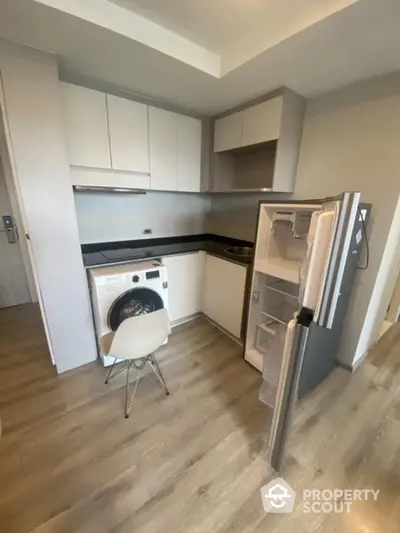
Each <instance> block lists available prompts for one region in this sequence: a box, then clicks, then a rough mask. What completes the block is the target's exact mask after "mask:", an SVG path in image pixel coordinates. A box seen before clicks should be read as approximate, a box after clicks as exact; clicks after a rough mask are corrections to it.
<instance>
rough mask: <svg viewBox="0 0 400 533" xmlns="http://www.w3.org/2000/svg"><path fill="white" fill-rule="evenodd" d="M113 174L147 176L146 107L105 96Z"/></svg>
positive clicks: (123, 99) (148, 168)
mask: <svg viewBox="0 0 400 533" xmlns="http://www.w3.org/2000/svg"><path fill="white" fill-rule="evenodd" d="M107 108H108V122H109V128H110V144H111V164H112V168H113V169H114V170H126V171H131V172H141V173H144V174H145V173H149V172H150V162H149V136H148V121H147V105H145V104H140V103H138V102H132V101H131V100H127V99H126V98H118V97H117V96H113V95H111V94H108V95H107Z"/></svg>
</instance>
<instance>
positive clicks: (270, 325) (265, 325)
mask: <svg viewBox="0 0 400 533" xmlns="http://www.w3.org/2000/svg"><path fill="white" fill-rule="evenodd" d="M274 324H275V325H276V324H277V322H276V320H272V319H270V320H268V321H267V322H265V323H263V324H259V326H258V327H259V328H261V329H263V330H264V331H266V332H267V333H269V334H270V335H275V330H274V328H273V325H274Z"/></svg>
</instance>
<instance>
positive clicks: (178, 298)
mask: <svg viewBox="0 0 400 533" xmlns="http://www.w3.org/2000/svg"><path fill="white" fill-rule="evenodd" d="M163 263H164V265H165V266H166V267H167V276H168V302H169V317H170V320H171V321H172V322H174V321H177V320H182V319H185V318H187V317H190V316H191V315H194V314H196V313H198V312H199V311H200V310H201V299H202V298H201V296H202V291H203V277H204V262H203V257H202V252H196V253H191V254H184V255H174V256H169V257H164V258H163Z"/></svg>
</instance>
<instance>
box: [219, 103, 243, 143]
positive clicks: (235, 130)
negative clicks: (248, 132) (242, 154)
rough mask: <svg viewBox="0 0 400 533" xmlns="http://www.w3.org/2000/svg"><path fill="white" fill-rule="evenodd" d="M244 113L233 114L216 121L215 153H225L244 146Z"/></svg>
mask: <svg viewBox="0 0 400 533" xmlns="http://www.w3.org/2000/svg"><path fill="white" fill-rule="evenodd" d="M242 120H243V113H242V112H239V113H233V114H232V115H228V116H227V117H224V118H219V119H217V120H216V121H215V126H214V152H223V151H224V150H232V149H233V148H239V147H240V146H242Z"/></svg>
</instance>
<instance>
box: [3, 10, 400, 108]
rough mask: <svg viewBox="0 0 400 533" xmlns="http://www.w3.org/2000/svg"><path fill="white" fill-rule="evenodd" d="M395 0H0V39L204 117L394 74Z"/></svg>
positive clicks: (398, 60)
mask: <svg viewBox="0 0 400 533" xmlns="http://www.w3.org/2000/svg"><path fill="white" fill-rule="evenodd" d="M398 20H400V2H399V0H358V1H354V0H353V1H351V0H323V1H322V0H295V1H293V0H214V1H211V0H202V1H201V2H200V1H199V0H168V1H167V0H1V3H0V36H1V37H3V38H5V39H9V40H12V41H15V42H19V43H22V44H25V45H28V46H32V47H35V48H38V49H40V50H44V51H47V52H50V53H53V54H55V55H57V57H58V61H59V65H60V69H61V71H62V73H63V75H64V76H69V77H74V76H76V77H79V76H80V77H81V78H82V77H85V78H86V79H88V80H91V82H92V85H93V82H96V83H97V84H98V85H99V88H101V86H102V84H104V85H107V87H110V86H114V87H116V88H120V89H124V90H127V91H130V92H134V93H138V94H141V95H147V96H149V97H152V98H156V99H158V100H164V101H165V102H168V103H172V104H175V105H177V106H178V107H181V108H186V109H188V110H190V111H193V112H198V113H200V114H205V115H212V114H215V113H218V112H220V111H223V110H225V109H228V108H229V107H232V106H234V105H236V104H239V103H242V102H245V101H246V100H249V99H251V98H253V97H256V96H258V95H260V94H264V93H267V92H270V91H272V90H274V89H276V88H278V87H280V86H282V85H285V86H288V87H290V88H292V89H294V90H296V91H297V92H299V93H301V94H303V95H304V96H307V97H312V96H315V95H317V94H320V93H323V92H326V91H329V90H332V89H335V88H339V87H342V86H344V85H347V84H350V83H353V82H356V81H360V80H362V79H367V78H370V77H373V76H377V75H380V74H385V73H388V72H393V71H396V70H400V54H399V53H398V50H399V49H400V32H399V31H398V24H397V21H398Z"/></svg>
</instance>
